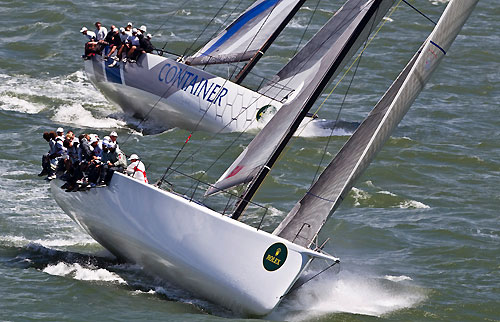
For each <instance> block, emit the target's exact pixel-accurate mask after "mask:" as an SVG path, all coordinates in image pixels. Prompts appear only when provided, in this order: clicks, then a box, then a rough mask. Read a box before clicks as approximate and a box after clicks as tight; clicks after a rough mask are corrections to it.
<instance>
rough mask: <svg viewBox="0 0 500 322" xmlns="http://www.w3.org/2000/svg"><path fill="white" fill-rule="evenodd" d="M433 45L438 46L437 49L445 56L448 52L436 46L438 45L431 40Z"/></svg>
mask: <svg viewBox="0 0 500 322" xmlns="http://www.w3.org/2000/svg"><path fill="white" fill-rule="evenodd" d="M431 44H433V45H434V46H436V47H437V48H439V49H440V50H441V51H442V52H443V54H445V55H446V51H444V49H443V48H441V47H440V46H439V45H438V44H436V43H435V42H433V41H432V40H431Z"/></svg>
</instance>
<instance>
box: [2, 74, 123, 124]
mask: <svg viewBox="0 0 500 322" xmlns="http://www.w3.org/2000/svg"><path fill="white" fill-rule="evenodd" d="M0 110H5V111H15V112H20V113H27V114H37V113H40V112H42V111H47V112H48V114H50V115H52V116H51V119H52V120H53V121H54V122H56V123H60V124H62V125H64V124H65V125H67V126H75V125H76V126H83V127H92V128H119V127H123V126H124V125H125V122H124V121H122V120H119V119H115V118H111V117H109V116H108V115H110V114H111V113H116V111H117V110H116V108H115V107H113V106H112V105H111V104H109V103H108V101H107V100H106V99H105V98H104V96H103V95H102V94H101V93H100V92H98V91H97V90H96V89H95V88H94V87H93V86H92V85H91V84H90V82H89V81H88V80H87V78H86V76H85V74H84V73H83V71H77V72H74V73H72V74H69V75H64V76H57V77H53V78H47V79H40V78H33V77H30V76H27V75H14V76H11V75H6V74H0Z"/></svg>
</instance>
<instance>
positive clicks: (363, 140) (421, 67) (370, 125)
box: [274, 0, 478, 247]
mask: <svg viewBox="0 0 500 322" xmlns="http://www.w3.org/2000/svg"><path fill="white" fill-rule="evenodd" d="M477 1H478V0H464V1H460V3H459V2H458V1H456V0H452V1H451V2H450V3H449V4H448V6H447V8H446V9H445V12H444V13H443V15H442V16H441V19H440V20H439V22H438V24H437V25H436V27H435V28H434V30H433V32H432V33H431V35H430V36H429V37H428V38H427V40H426V41H425V42H424V44H423V45H422V47H421V50H419V51H418V52H417V53H416V54H415V55H414V57H413V58H412V59H411V60H410V62H409V63H408V64H407V66H406V67H405V68H404V69H403V71H402V72H401V73H400V75H399V76H398V77H397V79H396V80H395V81H394V82H393V84H392V85H391V87H390V88H389V89H388V90H387V92H386V93H385V95H384V96H383V97H382V99H381V100H380V101H379V102H378V103H377V105H376V106H375V107H374V109H373V110H372V112H371V113H370V114H369V115H368V117H367V118H366V119H365V120H364V121H363V122H362V124H361V125H360V126H359V127H358V129H357V130H356V131H355V132H354V134H353V135H352V136H351V138H350V139H349V140H348V141H347V142H346V143H345V144H344V146H343V147H342V149H341V150H340V151H339V153H338V154H337V155H336V156H335V157H334V159H333V160H332V162H331V163H330V164H329V165H328V166H327V168H326V169H325V171H324V172H323V173H322V174H321V175H320V176H319V178H318V180H317V181H316V182H315V183H314V184H313V185H312V186H311V188H310V189H309V191H308V193H306V195H305V196H304V197H303V198H302V199H301V200H300V201H299V202H298V203H297V204H296V205H295V206H294V208H293V209H292V210H291V211H290V213H289V214H288V215H287V216H286V217H285V219H284V220H283V221H282V222H281V224H280V225H279V226H278V227H277V228H276V230H275V231H274V234H276V235H278V236H280V237H283V238H285V239H288V240H290V241H293V242H294V243H296V244H299V245H302V246H306V247H309V246H310V245H311V244H312V242H313V239H314V238H315V236H316V235H317V234H318V232H319V231H320V229H321V227H322V226H323V225H324V223H325V222H326V220H327V219H328V217H329V215H330V213H332V212H333V211H335V209H337V207H338V206H339V205H340V203H341V202H342V199H343V198H344V197H345V195H346V194H347V193H348V192H349V191H350V189H351V188H352V186H353V185H354V183H355V181H356V180H357V179H358V178H359V177H360V176H361V175H362V173H363V172H364V170H365V169H366V168H367V167H368V165H369V163H370V162H371V161H372V160H373V158H375V156H376V154H377V153H378V152H379V151H380V150H381V148H382V145H383V144H384V143H385V141H386V140H387V139H388V138H389V137H390V135H391V133H392V132H393V130H394V129H395V128H396V127H397V125H398V124H399V122H400V121H401V119H402V118H403V116H404V115H405V114H406V112H407V111H408V110H409V108H410V106H411V104H412V103H413V101H414V100H415V99H416V97H417V95H418V94H419V93H420V91H421V90H422V89H423V88H424V85H425V83H426V82H427V81H428V80H429V78H430V77H431V75H432V73H433V71H434V70H435V69H436V68H437V66H438V65H439V62H440V61H441V59H442V58H443V57H444V55H445V54H446V52H447V51H448V49H449V47H450V46H451V43H452V42H453V40H454V39H455V37H456V36H457V34H458V32H459V31H460V29H461V28H462V26H463V24H464V23H465V21H466V20H467V18H468V16H469V15H470V13H471V12H472V10H473V9H474V7H475V5H476V3H477ZM332 201H334V202H333V203H332ZM306 223H307V225H304V224H306Z"/></svg>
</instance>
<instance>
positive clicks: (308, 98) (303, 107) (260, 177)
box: [232, 0, 392, 219]
mask: <svg viewBox="0 0 500 322" xmlns="http://www.w3.org/2000/svg"><path fill="white" fill-rule="evenodd" d="M382 2H383V0H375V1H373V3H372V4H371V5H370V6H369V9H368V10H367V11H366V14H365V15H364V16H363V17H362V18H361V21H360V22H359V23H358V24H357V25H356V26H355V28H354V30H351V31H350V34H349V36H348V37H347V40H346V42H345V43H344V45H343V47H342V49H341V50H340V52H339V53H338V55H336V56H335V58H334V59H332V61H331V62H329V63H328V67H327V70H326V72H325V73H324V74H323V75H321V74H320V75H318V80H317V81H316V82H313V83H311V84H309V87H312V88H311V90H309V91H307V90H306V91H301V92H300V93H299V94H298V96H297V97H296V98H295V99H294V100H293V101H292V102H291V104H292V106H293V105H295V106H296V108H298V109H299V110H298V114H297V115H296V116H295V118H294V119H293V121H292V122H291V124H290V126H289V127H288V129H287V130H286V131H285V132H284V133H283V137H282V139H281V140H280V141H279V142H278V144H277V145H276V147H275V148H274V150H273V151H272V153H270V155H269V157H268V159H267V161H266V162H265V163H264V164H263V165H262V166H261V167H260V170H258V173H257V175H256V176H255V177H254V178H253V180H252V181H251V182H250V184H249V186H248V187H247V189H246V191H245V192H244V194H243V195H242V198H240V201H239V202H238V204H237V205H236V209H235V211H234V213H233V215H232V218H233V219H238V218H239V217H240V215H241V214H242V213H243V211H244V210H245V209H246V207H247V205H248V203H249V202H250V200H251V199H252V198H253V196H254V195H255V193H256V192H257V190H258V189H259V187H260V185H261V184H262V182H263V181H264V179H265V178H266V176H267V174H268V173H269V172H270V171H271V168H272V167H273V165H274V163H275V162H276V160H277V159H278V158H279V156H280V155H281V153H282V152H283V150H284V149H285V146H286V145H287V144H288V142H289V141H290V139H291V138H292V136H293V134H294V133H295V131H296V130H297V128H298V127H299V125H300V123H301V122H302V120H303V119H304V118H305V117H306V115H307V113H308V112H309V110H310V109H311V107H312V106H313V104H314V103H315V101H316V99H317V98H318V97H319V95H321V93H322V91H323V89H324V88H325V87H326V86H327V85H328V83H329V82H330V79H331V78H332V77H333V75H335V74H336V73H338V71H339V70H340V66H343V64H345V63H346V61H347V60H348V59H350V58H351V57H352V55H353V54H354V51H355V50H357V48H355V47H354V46H355V44H356V43H358V44H359V45H360V44H361V43H360V42H359V41H358V40H359V37H360V35H361V34H362V33H363V31H365V30H366V29H365V28H366V27H367V26H368V25H369V23H370V21H372V17H374V16H376V14H377V12H378V9H379V6H380V5H381V3H382ZM352 3H355V1H352ZM386 3H388V1H386ZM346 4H349V1H348V2H347V3H346ZM390 4H391V5H392V1H391V2H390ZM343 8H344V7H343ZM389 8H390V6H387V10H388V9H389ZM339 12H340V11H339ZM386 12H387V11H386ZM379 14H380V13H379ZM384 14H385V12H384V13H383V14H382V17H383V15H384ZM380 19H381V18H380ZM318 34H320V33H318ZM318 34H317V35H318ZM315 37H316V36H315ZM313 39H314V37H313ZM358 48H359V46H358ZM349 53H350V54H351V55H349ZM286 105H287V104H285V106H283V107H282V108H281V109H280V111H278V112H277V114H276V115H278V114H280V113H287V112H288V111H287V108H288V106H286ZM276 115H275V117H273V119H271V121H270V122H269V123H268V124H267V125H266V126H265V127H264V129H263V130H262V131H261V132H260V133H259V134H258V135H257V137H259V136H261V135H262V136H265V135H269V134H268V132H267V130H266V128H268V129H270V130H269V131H270V132H272V130H273V129H274V128H273V127H274V123H275V122H280V118H276ZM257 137H256V139H257ZM256 139H254V141H255V140H256ZM254 141H252V142H254Z"/></svg>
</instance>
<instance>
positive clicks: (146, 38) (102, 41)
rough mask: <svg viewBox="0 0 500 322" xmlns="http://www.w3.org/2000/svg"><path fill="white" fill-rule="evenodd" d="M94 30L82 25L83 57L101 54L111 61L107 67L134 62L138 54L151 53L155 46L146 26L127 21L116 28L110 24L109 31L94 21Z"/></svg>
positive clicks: (87, 57)
mask: <svg viewBox="0 0 500 322" xmlns="http://www.w3.org/2000/svg"><path fill="white" fill-rule="evenodd" d="M95 27H96V29H95V31H94V32H93V31H90V30H88V29H87V27H82V29H81V30H80V32H81V33H82V34H83V35H84V36H85V37H86V39H87V42H86V43H85V54H84V55H83V56H82V57H83V58H84V59H90V58H92V56H95V55H102V56H103V58H104V59H105V60H106V61H107V60H109V59H112V60H113V61H112V62H111V63H110V64H109V65H108V67H116V66H119V63H120V62H121V63H122V64H125V63H127V62H130V63H135V62H137V59H139V57H140V55H142V54H144V53H151V52H152V51H153V50H154V49H155V48H154V46H153V45H152V44H151V38H152V37H153V36H152V35H151V34H147V33H146V32H147V28H146V26H144V25H142V26H141V27H139V28H134V27H133V25H132V23H131V22H129V23H128V24H127V26H126V27H121V28H117V27H116V26H115V25H111V26H110V29H109V32H108V30H107V29H106V27H103V26H102V24H101V23H100V22H99V21H98V22H96V23H95Z"/></svg>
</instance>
